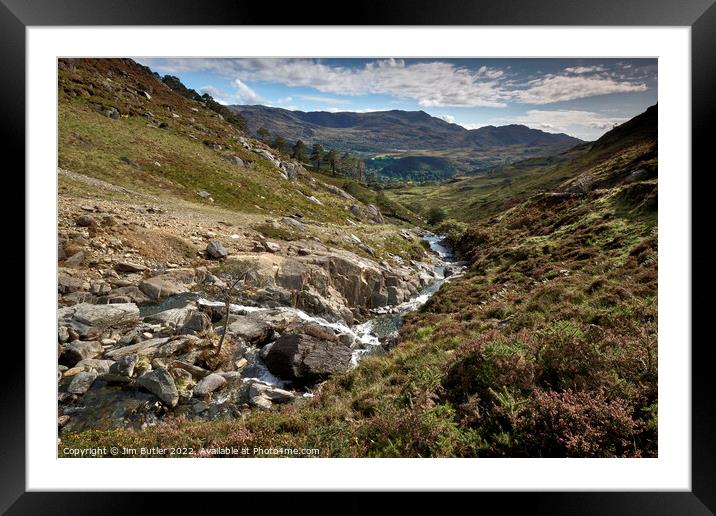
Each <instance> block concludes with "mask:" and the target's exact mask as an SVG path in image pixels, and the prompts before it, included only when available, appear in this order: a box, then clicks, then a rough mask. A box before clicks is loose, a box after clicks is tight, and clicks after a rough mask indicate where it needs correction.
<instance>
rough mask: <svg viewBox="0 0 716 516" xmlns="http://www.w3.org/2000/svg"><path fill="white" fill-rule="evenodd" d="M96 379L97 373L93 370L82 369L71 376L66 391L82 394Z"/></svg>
mask: <svg viewBox="0 0 716 516" xmlns="http://www.w3.org/2000/svg"><path fill="white" fill-rule="evenodd" d="M96 379H97V373H96V372H94V371H82V372H81V373H78V374H76V375H75V376H74V378H72V381H71V382H70V385H69V387H67V392H69V393H72V394H84V393H85V392H87V391H88V390H89V388H90V387H92V384H93V383H94V381H95V380H96Z"/></svg>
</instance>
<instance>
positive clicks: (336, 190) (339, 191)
mask: <svg viewBox="0 0 716 516" xmlns="http://www.w3.org/2000/svg"><path fill="white" fill-rule="evenodd" d="M322 186H323V188H325V189H326V190H328V191H329V192H331V193H332V194H334V195H337V196H339V197H343V198H344V199H347V200H349V201H354V200H355V198H354V197H353V196H352V195H351V194H349V193H348V192H346V191H345V190H343V189H341V188H338V187H337V186H334V185H329V184H327V183H322Z"/></svg>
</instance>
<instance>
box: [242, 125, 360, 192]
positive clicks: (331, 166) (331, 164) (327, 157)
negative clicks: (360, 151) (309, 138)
mask: <svg viewBox="0 0 716 516" xmlns="http://www.w3.org/2000/svg"><path fill="white" fill-rule="evenodd" d="M256 136H257V137H258V139H259V140H261V141H263V142H264V143H267V144H268V145H270V146H271V147H273V148H274V149H276V150H277V151H279V152H280V153H282V154H286V155H288V156H290V157H292V158H293V159H295V160H296V161H299V162H301V163H310V164H311V165H313V166H314V167H315V169H316V170H328V171H330V173H331V174H332V175H334V176H338V175H343V176H346V177H350V178H352V179H354V180H356V181H360V182H362V183H364V182H366V180H367V179H368V178H367V173H366V165H365V161H363V160H362V159H360V158H359V157H357V156H354V155H352V154H351V153H349V152H344V153H343V154H340V153H339V152H338V151H337V150H336V149H324V148H323V146H322V145H321V144H320V143H314V144H313V145H311V147H310V149H309V147H308V145H306V143H305V142H303V140H297V141H296V142H295V143H294V144H293V145H291V144H290V143H289V142H288V141H286V139H285V138H284V137H283V136H281V135H280V134H277V135H275V136H274V137H273V138H271V133H270V132H269V131H268V130H267V129H266V128H265V127H260V128H259V129H258V130H257V131H256Z"/></svg>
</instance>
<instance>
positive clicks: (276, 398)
mask: <svg viewBox="0 0 716 516" xmlns="http://www.w3.org/2000/svg"><path fill="white" fill-rule="evenodd" d="M257 396H264V397H266V398H268V399H269V400H270V401H272V402H275V403H285V402H288V401H293V400H294V398H295V397H296V395H295V394H294V393H292V392H290V391H287V390H284V389H280V388H278V387H274V386H271V385H267V384H265V383H260V382H253V383H252V384H251V387H249V397H250V398H255V397H257Z"/></svg>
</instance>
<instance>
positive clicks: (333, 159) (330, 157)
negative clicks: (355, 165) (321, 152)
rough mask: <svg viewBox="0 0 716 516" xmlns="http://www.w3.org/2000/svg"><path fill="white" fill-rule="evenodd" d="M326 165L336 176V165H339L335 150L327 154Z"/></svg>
mask: <svg viewBox="0 0 716 516" xmlns="http://www.w3.org/2000/svg"><path fill="white" fill-rule="evenodd" d="M326 163H328V164H329V165H330V167H331V174H333V175H334V176H335V175H336V165H337V164H338V153H337V152H336V151H335V149H331V150H329V151H328V153H327V154H326Z"/></svg>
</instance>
